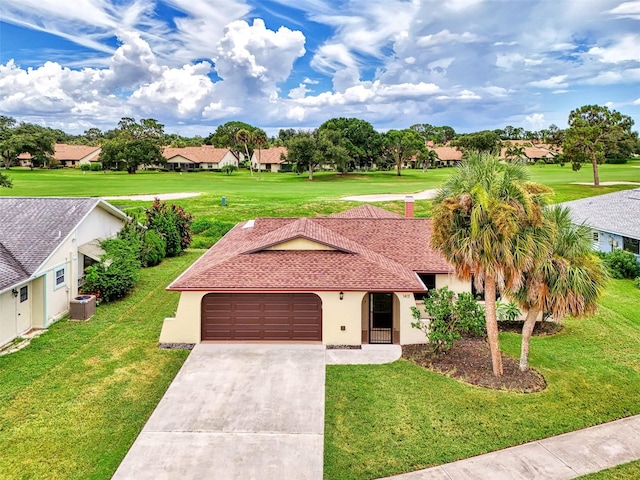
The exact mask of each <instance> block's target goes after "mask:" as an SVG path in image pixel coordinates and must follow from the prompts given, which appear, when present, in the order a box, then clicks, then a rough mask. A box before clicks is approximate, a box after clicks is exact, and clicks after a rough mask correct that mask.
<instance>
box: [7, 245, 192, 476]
mask: <svg viewBox="0 0 640 480" xmlns="http://www.w3.org/2000/svg"><path fill="white" fill-rule="evenodd" d="M201 253H202V252H197V251H191V252H188V253H187V254H185V255H184V256H181V257H178V258H174V259H166V260H164V261H163V263H162V264H161V265H159V266H157V267H154V268H150V269H144V270H143V272H142V275H141V279H140V281H139V284H138V286H137V287H136V289H135V291H134V293H133V294H132V295H130V296H129V297H128V298H126V299H124V300H122V301H119V302H115V303H111V304H102V305H100V306H99V307H98V309H97V312H96V315H95V316H94V317H93V318H92V319H90V320H89V321H87V322H70V321H67V320H66V319H63V320H61V321H59V322H57V323H56V324H54V325H53V326H52V327H51V328H50V329H49V330H48V331H47V332H45V333H44V334H43V335H41V336H40V337H38V338H35V339H34V340H33V341H32V342H31V344H30V345H29V346H27V347H26V348H24V349H22V350H20V351H18V352H16V353H13V354H11V355H8V356H4V357H0V452H2V454H1V455H0V477H2V478H3V479H14V478H15V479H18V478H20V479H41V478H47V479H70V478H82V479H106V478H110V477H111V475H113V473H114V471H115V469H116V468H117V467H118V465H119V463H120V462H121V461H122V459H123V458H124V455H125V454H126V452H127V450H128V449H129V447H130V446H131V444H132V443H133V441H134V440H135V438H136V436H137V435H138V433H139V432H140V430H141V429H142V427H143V425H144V424H145V422H146V421H147V419H148V418H149V416H150V415H151V412H153V410H154V408H155V407H156V405H157V403H158V401H159V400H160V398H161V397H162V395H163V394H164V392H165V390H166V389H167V387H168V386H169V384H170V383H171V381H172V380H173V377H174V376H175V374H176V373H177V371H178V369H179V368H180V366H181V365H182V363H183V362H184V360H185V358H186V356H187V352H186V351H176V350H159V349H158V348H157V344H158V337H159V335H160V328H161V325H162V321H163V319H164V318H165V317H168V316H171V315H172V314H173V312H174V311H175V308H176V305H177V300H178V295H177V294H176V293H173V292H165V291H164V287H165V286H166V285H168V284H169V283H170V282H171V281H172V280H173V279H174V278H175V277H177V276H178V275H179V274H180V273H181V272H182V271H183V270H185V269H186V268H187V267H188V266H189V265H190V264H191V263H193V261H195V259H196V258H197V257H198V256H199V255H200V254H201Z"/></svg>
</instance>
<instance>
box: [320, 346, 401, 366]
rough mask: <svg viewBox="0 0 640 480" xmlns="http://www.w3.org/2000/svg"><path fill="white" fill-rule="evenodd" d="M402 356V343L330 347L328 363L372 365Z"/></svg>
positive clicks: (327, 356) (327, 355)
mask: <svg viewBox="0 0 640 480" xmlns="http://www.w3.org/2000/svg"><path fill="white" fill-rule="evenodd" d="M401 356H402V347H401V346H400V345H362V348H355V349H341V348H335V349H334V348H328V349H327V354H326V356H325V357H326V362H327V365H372V364H380V363H391V362H395V361H396V360H398V359H399V358H400V357H401Z"/></svg>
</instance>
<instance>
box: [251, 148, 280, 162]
mask: <svg viewBox="0 0 640 480" xmlns="http://www.w3.org/2000/svg"><path fill="white" fill-rule="evenodd" d="M253 153H254V158H255V161H256V162H257V161H258V155H259V158H260V163H261V164H263V165H266V164H281V163H286V160H283V159H282V158H280V154H284V155H286V154H287V148H286V147H271V148H266V149H265V148H263V149H260V151H258V150H257V149H256V150H254V151H253Z"/></svg>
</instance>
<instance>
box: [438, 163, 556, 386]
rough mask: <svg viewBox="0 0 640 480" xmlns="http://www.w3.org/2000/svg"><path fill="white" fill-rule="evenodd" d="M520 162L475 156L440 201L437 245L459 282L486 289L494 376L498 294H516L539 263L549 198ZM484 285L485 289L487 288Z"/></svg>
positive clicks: (498, 360)
mask: <svg viewBox="0 0 640 480" xmlns="http://www.w3.org/2000/svg"><path fill="white" fill-rule="evenodd" d="M527 180H528V173H527V171H526V170H525V168H524V166H523V165H521V164H520V163H502V162H500V159H499V158H497V157H495V156H490V155H486V154H479V153H472V154H470V155H469V157H468V158H467V159H466V160H464V161H463V162H462V163H461V165H460V166H459V168H457V169H456V172H455V173H454V174H453V175H452V176H451V177H449V179H448V180H446V181H445V183H444V184H443V187H442V189H441V190H440V191H439V192H438V195H437V197H436V199H435V202H434V210H433V235H432V238H431V243H432V246H433V247H434V248H435V249H436V250H438V251H440V252H441V253H442V254H443V255H444V256H445V257H446V258H447V260H448V261H449V262H451V264H452V265H453V267H454V269H455V272H456V274H457V275H458V277H460V278H463V279H469V278H471V276H472V274H473V276H474V277H475V282H476V287H477V288H479V289H482V288H484V294H485V311H486V315H485V317H486V324H487V339H488V342H489V346H490V348H491V363H492V367H493V373H494V375H496V376H500V375H502V357H501V355H500V345H499V341H498V322H497V315H496V290H497V289H498V288H499V289H505V288H506V289H508V290H516V289H517V288H518V287H519V286H520V285H521V283H522V280H523V275H522V272H523V271H527V270H529V269H531V268H532V266H533V262H534V260H535V252H536V249H535V248H534V247H535V245H534V236H533V235H532V230H534V229H535V228H537V227H539V225H541V223H542V218H543V216H542V204H543V194H544V193H548V192H550V189H548V188H547V187H545V186H543V185H539V184H534V183H529V182H528V181H527ZM482 283H484V286H483V285H482Z"/></svg>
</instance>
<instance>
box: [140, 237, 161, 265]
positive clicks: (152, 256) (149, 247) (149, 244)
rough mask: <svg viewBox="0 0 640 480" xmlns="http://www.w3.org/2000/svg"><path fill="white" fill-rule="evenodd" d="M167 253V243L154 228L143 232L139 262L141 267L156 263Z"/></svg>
mask: <svg viewBox="0 0 640 480" xmlns="http://www.w3.org/2000/svg"><path fill="white" fill-rule="evenodd" d="M166 255H167V243H166V242H165V241H164V238H162V236H161V235H160V234H159V233H158V232H156V231H155V230H147V231H146V232H145V233H144V237H143V241H142V248H141V249H140V257H139V258H140V263H142V266H143V267H154V266H156V265H158V264H159V263H160V262H161V261H162V259H163V258H164V257H166Z"/></svg>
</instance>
